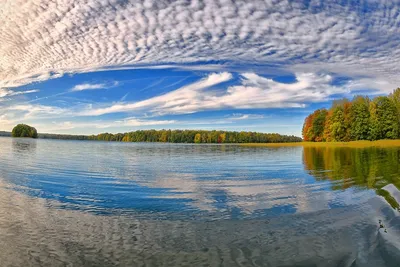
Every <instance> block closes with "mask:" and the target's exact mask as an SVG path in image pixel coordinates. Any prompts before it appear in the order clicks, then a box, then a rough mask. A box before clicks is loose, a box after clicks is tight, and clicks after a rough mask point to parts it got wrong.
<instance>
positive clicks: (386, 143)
mask: <svg viewBox="0 0 400 267" xmlns="http://www.w3.org/2000/svg"><path fill="white" fill-rule="evenodd" d="M240 145H241V146H251V147H285V146H286V147H293V146H303V147H355V148H364V147H400V139H396V140H377V141H364V140H363V141H350V142H293V143H243V144H240Z"/></svg>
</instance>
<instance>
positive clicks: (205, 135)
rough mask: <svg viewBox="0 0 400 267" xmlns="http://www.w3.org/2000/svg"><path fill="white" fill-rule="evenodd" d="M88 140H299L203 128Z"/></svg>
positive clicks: (259, 141) (264, 141)
mask: <svg viewBox="0 0 400 267" xmlns="http://www.w3.org/2000/svg"><path fill="white" fill-rule="evenodd" d="M88 139H89V140H101V141H120V142H167V143H284V142H301V141H302V139H301V138H300V137H296V136H293V135H290V136H289V135H280V134H277V133H257V132H230V131H215V130H214V131H204V130H139V131H134V132H129V133H118V134H111V133H102V134H99V135H92V136H89V137H88Z"/></svg>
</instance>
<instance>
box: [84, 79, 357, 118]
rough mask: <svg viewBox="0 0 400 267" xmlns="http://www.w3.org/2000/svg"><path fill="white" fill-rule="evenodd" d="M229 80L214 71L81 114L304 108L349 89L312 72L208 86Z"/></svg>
mask: <svg viewBox="0 0 400 267" xmlns="http://www.w3.org/2000/svg"><path fill="white" fill-rule="evenodd" d="M231 79H232V75H231V74H230V73H227V72H224V73H219V74H215V73H214V74H211V75H209V76H208V77H207V78H204V79H202V80H200V81H198V82H194V83H192V84H189V85H186V86H183V87H181V88H179V89H177V90H175V91H171V92H168V93H166V94H164V95H160V96H156V97H153V98H149V99H146V100H143V101H139V102H135V103H118V104H114V105H112V106H109V107H103V108H94V109H90V110H87V111H84V112H83V113H82V114H81V115H86V116H98V115H104V114H110V113H117V112H132V111H146V112H150V113H152V114H155V115H164V114H190V113H195V112H199V111H206V110H221V109H265V108H303V107H305V106H306V105H307V104H309V103H314V102H322V101H327V100H329V97H330V96H332V95H336V94H347V93H350V92H351V87H349V86H348V85H344V86H334V85H332V80H333V78H332V76H330V75H328V74H315V73H298V74H296V79H297V81H296V82H294V83H279V82H276V81H274V80H272V79H268V78H265V77H262V76H259V75H257V74H255V73H244V74H242V81H241V84H240V85H231V86H229V87H228V88H225V89H214V90H210V87H212V86H214V85H217V84H220V83H223V82H226V81H229V80H231ZM242 119H246V117H243V118H242Z"/></svg>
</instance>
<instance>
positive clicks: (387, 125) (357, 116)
mask: <svg viewBox="0 0 400 267" xmlns="http://www.w3.org/2000/svg"><path fill="white" fill-rule="evenodd" d="M399 127H400V88H397V89H396V90H394V91H393V92H392V93H391V94H390V95H389V96H377V97H375V98H373V99H370V98H368V97H367V96H356V97H354V98H353V100H352V101H350V100H348V99H341V100H336V101H333V103H332V106H331V108H330V109H329V110H327V109H318V110H316V111H314V112H313V113H312V114H310V115H308V116H307V117H306V119H305V120H304V124H303V130H302V134H303V139H304V141H311V142H325V141H326V142H339V141H344V142H347V141H356V140H371V141H373V140H380V139H398V138H400V129H399Z"/></svg>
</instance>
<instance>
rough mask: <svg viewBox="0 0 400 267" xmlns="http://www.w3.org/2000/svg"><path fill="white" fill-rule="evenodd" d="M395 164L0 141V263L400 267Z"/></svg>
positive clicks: (287, 150)
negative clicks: (380, 224)
mask: <svg viewBox="0 0 400 267" xmlns="http://www.w3.org/2000/svg"><path fill="white" fill-rule="evenodd" d="M399 160H400V149H399V148H368V149H358V148H357V149H355V148H332V147H330V148H321V147H306V148H302V147H281V148H265V147H259V148H257V147H240V146H236V145H192V144H190V145H189V144H160V143H157V144H150V143H143V144H142V143H106V142H88V141H60V140H32V139H11V138H0V236H1V237H2V239H1V240H2V241H1V242H0V262H2V263H4V264H2V266H398V265H397V262H399V260H400V253H399V250H398V247H399V246H398V243H399V242H400V234H399V232H400V220H399V217H398V215H399V214H398V208H399V206H398V202H399V200H400V194H399V191H398V188H400V161H399ZM379 220H381V221H382V223H383V224H384V228H382V229H379V223H378V222H379ZM384 230H386V232H384Z"/></svg>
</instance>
